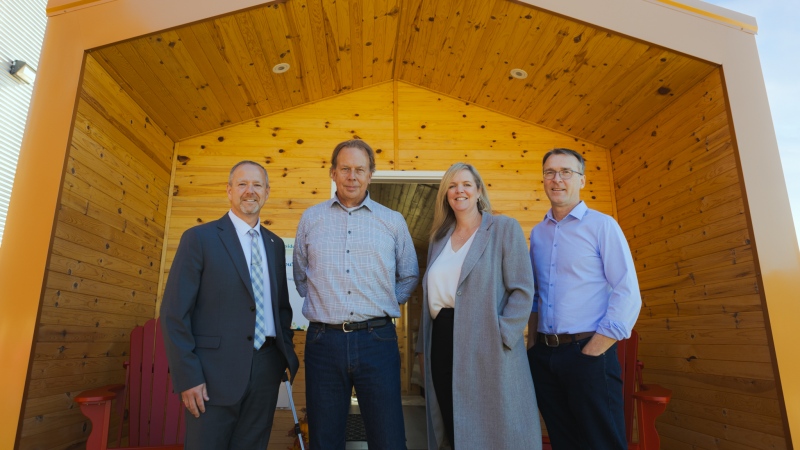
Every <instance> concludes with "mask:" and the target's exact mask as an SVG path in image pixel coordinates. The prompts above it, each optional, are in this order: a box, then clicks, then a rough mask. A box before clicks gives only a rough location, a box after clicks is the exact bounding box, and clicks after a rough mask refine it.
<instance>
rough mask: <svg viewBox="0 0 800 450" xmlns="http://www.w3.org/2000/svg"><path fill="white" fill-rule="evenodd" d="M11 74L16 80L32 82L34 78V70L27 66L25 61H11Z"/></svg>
mask: <svg viewBox="0 0 800 450" xmlns="http://www.w3.org/2000/svg"><path fill="white" fill-rule="evenodd" d="M9 72H11V75H14V77H15V78H17V79H18V80H21V81H24V82H26V83H28V84H33V81H34V80H35V79H36V71H35V70H34V69H33V67H31V66H29V65H28V64H27V63H26V62H25V61H14V62H12V63H11V70H9Z"/></svg>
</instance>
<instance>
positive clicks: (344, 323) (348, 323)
mask: <svg viewBox="0 0 800 450" xmlns="http://www.w3.org/2000/svg"><path fill="white" fill-rule="evenodd" d="M347 325H350V322H342V331H344V332H345V333H352V332H353V330H348V329H347V328H346V327H347Z"/></svg>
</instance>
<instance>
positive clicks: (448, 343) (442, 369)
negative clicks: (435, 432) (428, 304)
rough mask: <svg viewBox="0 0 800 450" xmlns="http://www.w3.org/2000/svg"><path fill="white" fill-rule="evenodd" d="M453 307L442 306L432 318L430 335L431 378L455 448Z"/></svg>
mask: <svg viewBox="0 0 800 450" xmlns="http://www.w3.org/2000/svg"><path fill="white" fill-rule="evenodd" d="M454 321H455V311H454V310H453V308H442V309H441V310H440V311H439V314H438V315H437V316H436V319H434V320H433V333H432V336H431V378H432V381H433V389H434V390H435V391H436V401H437V402H438V403H439V410H440V411H441V413H442V420H443V421H444V429H445V432H446V433H447V440H448V441H449V442H450V446H451V447H452V448H453V449H454V450H455V448H456V443H455V430H454V428H453V324H454Z"/></svg>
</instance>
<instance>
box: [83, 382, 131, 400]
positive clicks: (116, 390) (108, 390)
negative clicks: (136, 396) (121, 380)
mask: <svg viewBox="0 0 800 450" xmlns="http://www.w3.org/2000/svg"><path fill="white" fill-rule="evenodd" d="M123 389H125V385H124V384H109V385H108V386H103V387H99V388H96V389H89V390H88V391H83V392H81V393H80V394H78V395H76V396H75V398H74V399H73V400H74V401H75V403H81V404H83V403H102V402H107V401H111V400H114V399H116V398H117V396H118V395H119V394H120V393H121V392H122V390H123Z"/></svg>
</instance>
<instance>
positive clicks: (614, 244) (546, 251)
mask: <svg viewBox="0 0 800 450" xmlns="http://www.w3.org/2000/svg"><path fill="white" fill-rule="evenodd" d="M542 166H543V173H544V187H545V193H546V194H547V198H548V199H550V205H551V209H550V211H548V212H547V214H546V215H545V218H544V220H543V221H542V222H541V223H540V224H538V225H536V226H535V227H534V228H533V230H532V231H531V249H530V252H531V262H532V263H533V275H534V280H535V283H536V290H535V293H534V303H533V310H532V312H531V317H530V320H529V322H528V333H529V334H528V347H529V350H528V359H529V361H530V366H531V373H532V375H533V382H534V386H535V388H536V397H537V401H538V403H539V409H540V411H541V412H542V416H543V417H544V421H545V424H546V425H547V431H548V434H549V436H550V442H551V443H552V445H553V448H554V449H556V450H560V449H587V448H599V449H625V448H627V443H626V442H625V441H626V439H625V419H624V413H623V407H622V380H621V378H620V372H621V370H620V366H619V361H618V360H617V346H616V342H617V341H618V340H621V339H625V338H628V337H630V334H631V330H632V329H633V324H634V323H635V322H636V319H637V317H638V315H639V309H640V307H641V303H642V299H641V295H640V293H639V283H638V281H637V279H636V271H635V269H634V265H633V258H632V257H631V252H630V248H629V247H628V243H627V241H626V239H625V235H624V234H623V233H622V230H621V229H620V227H619V225H618V224H617V222H616V221H615V220H614V219H613V218H612V217H610V216H607V215H605V214H602V213H600V212H598V211H594V210H591V209H589V208H588V207H587V206H586V204H585V203H584V202H583V201H581V199H580V191H581V189H582V188H583V187H584V186H585V185H586V175H584V172H585V167H586V164H585V162H584V160H583V157H582V156H581V155H580V154H579V153H578V152H576V151H574V150H569V149H563V148H558V149H555V150H552V151H550V152H548V153H547V154H546V155H545V156H544V159H543V161H542Z"/></svg>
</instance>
